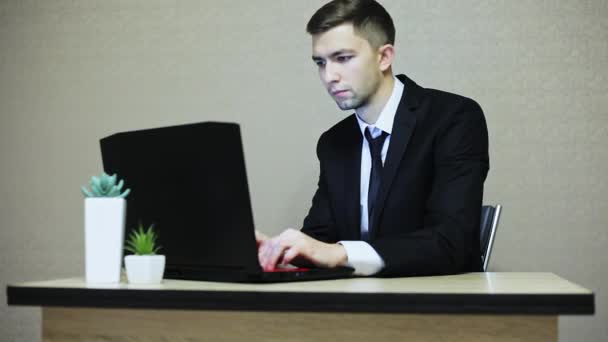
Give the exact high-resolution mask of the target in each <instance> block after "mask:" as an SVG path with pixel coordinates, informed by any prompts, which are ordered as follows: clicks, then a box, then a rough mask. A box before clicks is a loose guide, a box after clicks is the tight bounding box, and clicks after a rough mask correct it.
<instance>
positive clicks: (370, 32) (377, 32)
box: [306, 0, 395, 48]
mask: <svg viewBox="0 0 608 342" xmlns="http://www.w3.org/2000/svg"><path fill="white" fill-rule="evenodd" d="M345 23H352V24H353V27H354V29H355V31H356V32H357V33H359V34H360V35H361V36H362V37H363V38H365V39H367V41H368V42H369V43H370V45H371V46H372V47H374V48H378V47H380V46H382V45H384V44H391V45H394V44H395V25H394V24H393V19H391V16H390V15H389V14H388V12H387V11H386V10H385V9H384V7H382V5H380V4H379V3H377V2H376V1H374V0H333V1H331V2H329V3H327V4H325V5H324V6H323V7H321V8H319V9H318V10H317V11H316V12H315V14H314V15H313V16H312V17H311V18H310V20H309V21H308V24H307V25H306V31H307V32H308V33H310V34H311V35H315V34H319V33H323V32H326V31H329V30H330V29H332V28H334V27H336V26H339V25H342V24H345Z"/></svg>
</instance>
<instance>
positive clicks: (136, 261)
mask: <svg viewBox="0 0 608 342" xmlns="http://www.w3.org/2000/svg"><path fill="white" fill-rule="evenodd" d="M125 268H126V269H127V279H129V283H131V284H160V282H161V281H162V279H163V274H164V273H165V256H164V255H127V256H126V257H125Z"/></svg>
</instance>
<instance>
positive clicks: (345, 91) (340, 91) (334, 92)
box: [331, 90, 348, 97]
mask: <svg viewBox="0 0 608 342" xmlns="http://www.w3.org/2000/svg"><path fill="white" fill-rule="evenodd" d="M347 93H348V90H336V91H332V92H331V95H332V96H337V97H341V96H344V95H346V94H347Z"/></svg>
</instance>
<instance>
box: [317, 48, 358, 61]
mask: <svg viewBox="0 0 608 342" xmlns="http://www.w3.org/2000/svg"><path fill="white" fill-rule="evenodd" d="M345 53H355V50H352V49H340V50H337V51H335V52H333V53H332V54H331V55H329V57H330V58H332V57H336V56H339V55H341V54H345ZM322 59H323V57H321V56H315V55H313V56H312V60H313V61H318V60H322Z"/></svg>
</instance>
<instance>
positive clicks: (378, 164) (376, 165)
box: [362, 126, 388, 240]
mask: <svg viewBox="0 0 608 342" xmlns="http://www.w3.org/2000/svg"><path fill="white" fill-rule="evenodd" d="M387 136H388V133H386V132H382V135H380V136H379V137H377V138H375V139H374V138H372V134H371V132H370V128H369V126H368V127H367V128H366V129H365V139H366V140H367V142H368V144H369V151H370V154H371V157H372V169H371V172H370V173H369V189H368V192H367V217H368V221H367V231H368V233H367V235H366V234H364V235H363V236H362V238H363V240H368V238H369V235H370V234H369V232H371V231H372V217H373V214H374V204H375V203H376V197H377V196H378V192H379V191H380V183H381V181H382V145H384V140H385V139H386V137H387Z"/></svg>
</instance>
